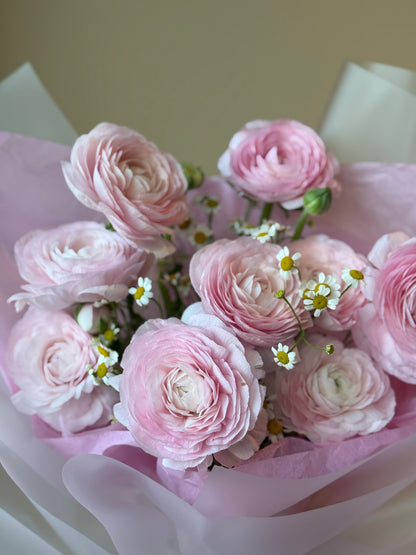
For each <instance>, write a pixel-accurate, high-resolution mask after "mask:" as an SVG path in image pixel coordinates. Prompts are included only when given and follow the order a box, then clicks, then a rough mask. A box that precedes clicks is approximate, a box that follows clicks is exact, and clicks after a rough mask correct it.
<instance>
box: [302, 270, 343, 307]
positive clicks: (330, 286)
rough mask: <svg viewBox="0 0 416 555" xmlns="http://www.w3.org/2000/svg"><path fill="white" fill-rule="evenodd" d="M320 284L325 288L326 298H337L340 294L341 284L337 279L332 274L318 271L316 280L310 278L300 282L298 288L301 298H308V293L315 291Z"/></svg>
mask: <svg viewBox="0 0 416 555" xmlns="http://www.w3.org/2000/svg"><path fill="white" fill-rule="evenodd" d="M321 285H323V286H324V287H325V288H326V294H325V296H326V297H328V300H332V299H339V297H340V296H341V291H340V289H341V286H340V284H339V283H338V282H337V280H336V279H335V278H334V277H333V276H330V275H325V274H324V272H319V275H318V280H317V281H316V280H313V279H310V280H309V281H307V282H302V284H301V288H300V295H301V297H303V299H306V298H310V297H311V295H310V293H311V292H315V293H317V292H318V289H319V287H320V286H321Z"/></svg>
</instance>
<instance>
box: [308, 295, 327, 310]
mask: <svg viewBox="0 0 416 555" xmlns="http://www.w3.org/2000/svg"><path fill="white" fill-rule="evenodd" d="M312 302H313V306H314V307H315V308H316V309H317V310H323V309H324V308H326V307H327V306H328V299H327V298H326V297H325V296H324V295H315V297H314V298H313V301H312Z"/></svg>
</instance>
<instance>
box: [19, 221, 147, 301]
mask: <svg viewBox="0 0 416 555" xmlns="http://www.w3.org/2000/svg"><path fill="white" fill-rule="evenodd" d="M15 259H16V263H17V267H18V269H19V273H20V275H21V277H22V278H23V279H24V280H25V281H27V282H28V283H27V284H26V285H24V286H23V287H22V288H23V289H24V291H23V292H21V293H16V294H15V295H13V296H12V297H10V299H9V301H14V302H15V303H16V308H17V310H21V309H22V308H23V307H24V306H25V304H31V305H34V306H37V307H38V308H41V309H45V310H60V309H62V308H65V307H68V306H70V305H72V304H74V303H80V302H82V303H84V302H90V303H92V302H95V301H100V300H103V299H105V300H107V301H115V302H118V301H120V300H122V299H123V298H124V297H126V295H127V294H128V288H129V286H130V285H133V284H134V282H135V281H136V280H137V277H138V276H139V275H143V274H145V275H153V268H154V267H155V262H156V261H155V258H154V256H153V255H150V254H148V253H146V252H145V251H143V250H141V249H137V248H135V247H132V246H131V245H129V244H128V243H127V242H126V241H125V240H124V239H123V238H122V237H120V236H119V235H118V234H117V233H114V231H109V230H107V229H105V227H104V225H103V224H99V223H97V222H75V223H71V224H65V225H62V226H59V227H57V228H55V229H49V230H38V231H32V232H30V233H28V234H26V235H24V236H23V237H21V238H20V239H19V240H18V241H17V243H16V245H15Z"/></svg>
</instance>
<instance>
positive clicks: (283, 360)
mask: <svg viewBox="0 0 416 555" xmlns="http://www.w3.org/2000/svg"><path fill="white" fill-rule="evenodd" d="M272 353H273V355H274V357H273V360H274V361H275V363H276V364H277V365H278V366H283V368H286V370H292V368H293V367H294V365H295V364H296V353H294V352H293V351H290V352H289V346H288V345H283V344H282V343H279V344H278V346H277V349H276V348H275V347H272Z"/></svg>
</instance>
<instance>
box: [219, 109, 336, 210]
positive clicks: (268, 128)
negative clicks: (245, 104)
mask: <svg viewBox="0 0 416 555" xmlns="http://www.w3.org/2000/svg"><path fill="white" fill-rule="evenodd" d="M335 165H336V161H335V159H334V158H333V157H331V156H330V155H329V154H328V153H327V152H326V150H325V145H324V143H323V142H322V140H321V139H320V137H319V136H318V135H317V134H316V133H315V131H314V130H313V129H311V128H310V127H307V126H306V125H303V124H302V123H299V122H297V121H294V120H284V119H281V120H275V121H263V120H256V121H251V122H249V123H246V125H245V126H244V127H243V128H242V129H241V130H240V131H238V132H237V133H236V134H235V135H234V136H233V137H232V139H231V141H230V144H229V145H228V149H227V150H226V151H225V152H224V154H223V155H222V156H221V157H220V159H219V161H218V169H219V170H220V172H221V174H222V175H223V176H224V177H226V178H227V179H229V180H230V181H231V182H232V183H233V184H234V185H235V186H236V187H237V188H238V189H240V190H241V191H242V192H243V193H245V194H246V195H247V196H249V197H251V198H253V199H255V200H261V201H264V202H280V203H282V204H283V206H285V207H286V208H288V209H292V208H298V207H299V206H302V197H303V195H304V193H306V191H308V190H309V189H311V188H315V187H318V188H322V187H330V188H332V189H334V190H338V187H339V186H338V184H337V182H336V181H335V180H334V171H335Z"/></svg>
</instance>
